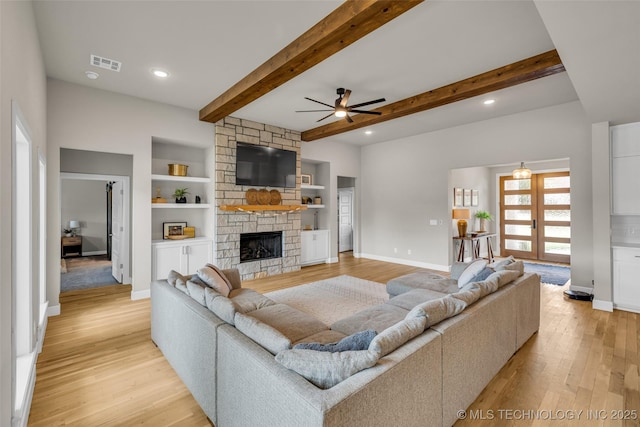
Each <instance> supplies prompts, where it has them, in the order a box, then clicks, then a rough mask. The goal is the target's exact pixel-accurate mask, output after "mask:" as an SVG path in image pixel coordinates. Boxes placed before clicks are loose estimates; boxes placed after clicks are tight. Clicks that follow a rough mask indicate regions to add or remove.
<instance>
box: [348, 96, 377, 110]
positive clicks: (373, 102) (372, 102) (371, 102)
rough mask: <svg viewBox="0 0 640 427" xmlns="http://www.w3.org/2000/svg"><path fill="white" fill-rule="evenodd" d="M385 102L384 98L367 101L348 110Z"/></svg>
mask: <svg viewBox="0 0 640 427" xmlns="http://www.w3.org/2000/svg"><path fill="white" fill-rule="evenodd" d="M384 101H386V99H384V98H380V99H375V100H373V101H368V102H363V103H362V104H356V105H352V106H351V107H349V108H358V107H364V106H365V105H371V104H377V103H378V102H384Z"/></svg>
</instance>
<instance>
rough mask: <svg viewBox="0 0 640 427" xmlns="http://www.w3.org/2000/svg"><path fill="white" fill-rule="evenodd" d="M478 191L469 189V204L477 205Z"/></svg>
mask: <svg viewBox="0 0 640 427" xmlns="http://www.w3.org/2000/svg"><path fill="white" fill-rule="evenodd" d="M479 199H480V192H479V191H478V190H471V206H478V203H479V202H480V200H479Z"/></svg>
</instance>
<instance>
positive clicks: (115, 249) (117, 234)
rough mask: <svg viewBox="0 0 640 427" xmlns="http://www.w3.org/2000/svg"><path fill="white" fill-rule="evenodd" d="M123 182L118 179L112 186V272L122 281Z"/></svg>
mask: <svg viewBox="0 0 640 427" xmlns="http://www.w3.org/2000/svg"><path fill="white" fill-rule="evenodd" d="M123 185H124V184H123V182H122V181H116V182H114V183H113V185H112V187H111V196H112V197H111V274H112V275H113V278H114V279H116V281H117V282H118V283H122V276H123V274H122V260H121V256H122V255H123V251H122V242H123V239H122V233H123V231H124V226H123V217H124V209H123V208H124V202H123V199H124V191H123Z"/></svg>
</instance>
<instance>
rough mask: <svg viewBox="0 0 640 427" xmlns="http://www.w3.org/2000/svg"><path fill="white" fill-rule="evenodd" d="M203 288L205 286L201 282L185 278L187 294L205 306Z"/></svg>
mask: <svg viewBox="0 0 640 427" xmlns="http://www.w3.org/2000/svg"><path fill="white" fill-rule="evenodd" d="M204 288H206V286H205V285H203V284H202V283H199V282H196V281H193V280H191V279H189V280H187V291H189V296H191V298H193V299H194V300H196V301H198V303H199V304H201V305H203V306H206V305H207V302H206V301H205V298H204Z"/></svg>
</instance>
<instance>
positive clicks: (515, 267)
mask: <svg viewBox="0 0 640 427" xmlns="http://www.w3.org/2000/svg"><path fill="white" fill-rule="evenodd" d="M502 270H510V271H517V272H518V273H519V276H522V275H523V274H524V262H522V261H515V262H512V263H511V264H507V265H503V266H501V267H498V268H496V271H502Z"/></svg>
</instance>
